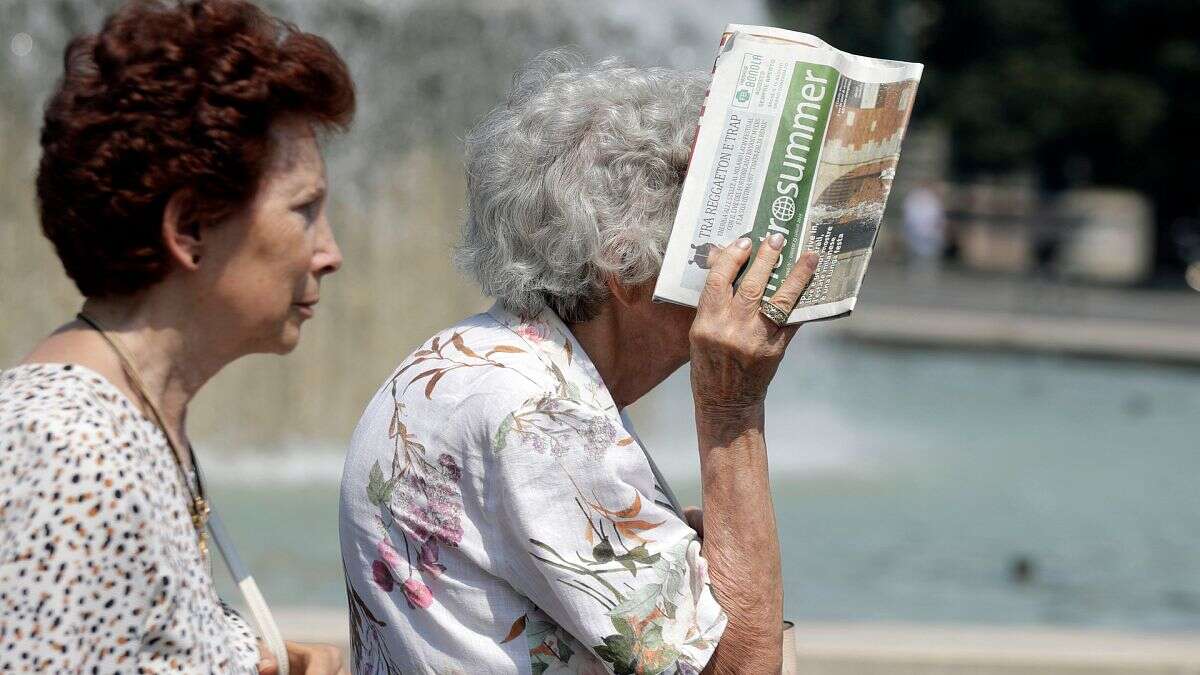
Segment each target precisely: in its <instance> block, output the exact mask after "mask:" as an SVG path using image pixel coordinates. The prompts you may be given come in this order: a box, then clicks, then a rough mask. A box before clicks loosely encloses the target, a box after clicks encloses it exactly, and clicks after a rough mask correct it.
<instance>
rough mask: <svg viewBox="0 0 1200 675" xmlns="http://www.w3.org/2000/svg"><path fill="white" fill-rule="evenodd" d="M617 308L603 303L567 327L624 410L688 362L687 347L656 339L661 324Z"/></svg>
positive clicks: (615, 304)
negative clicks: (598, 309) (589, 316)
mask: <svg viewBox="0 0 1200 675" xmlns="http://www.w3.org/2000/svg"><path fill="white" fill-rule="evenodd" d="M620 310H621V308H620V307H618V306H617V303H615V302H609V303H606V304H605V306H604V308H603V309H602V310H601V312H600V315H599V316H597V317H596V318H594V319H589V320H588V321H583V322H580V323H573V324H570V326H569V328H570V329H571V333H572V335H574V336H575V339H576V340H578V341H579V344H580V346H582V347H583V350H584V351H585V352H587V355H588V358H589V359H591V361H592V365H594V366H596V370H597V371H598V372H599V373H600V379H602V380H604V385H605V386H606V387H607V388H608V392H609V394H611V395H612V398H613V402H615V403H616V404H617V408H620V409H624V408H625V407H626V406H629V405H632V404H633V403H634V402H636V401H637V400H638V399H640V398H641V397H642V396H645V395H646V394H647V393H649V392H650V390H651V389H653V388H655V387H657V386H658V385H659V384H661V383H662V382H663V380H665V379H667V378H668V377H670V376H671V373H674V372H675V371H676V370H679V368H680V366H682V365H683V364H685V363H687V350H686V347H685V348H684V349H683V350H679V349H677V348H675V345H669V346H668V345H663V344H661V343H660V342H659V341H657V340H656V339H655V338H656V337H657V336H658V335H659V330H660V329H661V326H654V325H649V324H648V322H646V321H644V320H642V319H643V315H642V314H641V313H640V312H629V311H620ZM643 324H647V325H643ZM676 352H678V353H676Z"/></svg>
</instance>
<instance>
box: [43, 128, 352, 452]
mask: <svg viewBox="0 0 1200 675" xmlns="http://www.w3.org/2000/svg"><path fill="white" fill-rule="evenodd" d="M270 138H271V152H270V155H269V157H268V160H267V166H266V169H265V171H264V174H263V176H262V179H261V181H260V184H259V187H258V189H257V190H256V191H255V193H254V195H253V196H252V197H251V198H250V201H249V203H247V204H246V205H245V206H244V207H243V208H241V209H240V210H238V211H237V212H236V213H234V214H233V215H231V216H230V217H228V218H227V219H226V220H224V221H223V222H219V223H204V224H199V225H194V226H188V225H186V224H185V223H186V222H187V219H186V218H184V214H183V212H182V209H183V208H184V207H183V204H184V203H186V201H185V200H184V199H183V198H182V197H181V196H179V195H176V197H173V198H172V199H171V200H170V202H169V203H168V205H167V208H166V209H165V212H164V214H163V223H162V233H163V241H164V243H165V246H166V250H167V255H168V259H169V265H170V271H169V272H168V273H167V275H166V277H165V278H164V279H163V280H162V281H160V282H158V283H156V284H154V285H152V286H150V287H149V288H146V289H144V290H142V291H140V292H138V293H136V294H133V295H129V296H119V297H104V298H90V299H88V300H87V301H86V302H85V303H84V307H83V308H84V311H85V312H87V313H88V314H89V315H91V316H93V317H95V318H96V319H98V320H99V321H100V322H101V323H102V324H104V325H105V326H106V327H107V328H109V329H111V330H112V331H113V332H114V333H115V334H116V335H117V336H118V337H119V339H120V341H121V342H122V343H124V344H125V345H126V346H127V347H128V349H129V350H130V352H131V353H132V354H133V356H134V358H135V360H136V366H137V368H138V371H139V372H140V374H141V376H142V378H143V379H144V380H145V382H146V385H147V387H148V389H149V394H150V396H151V397H152V398H154V399H155V402H156V403H157V404H158V405H159V406H160V407H161V409H162V412H163V415H164V417H165V418H166V422H167V426H168V427H169V428H170V431H171V432H172V434H174V435H176V436H177V438H178V439H184V438H185V437H186V434H185V432H184V418H185V416H186V409H187V404H188V402H189V401H190V400H191V398H192V396H194V395H195V393H196V391H198V390H199V389H200V387H202V386H203V385H204V383H205V382H207V381H208V380H209V379H210V378H211V377H212V376H213V375H215V374H216V373H217V372H218V371H220V370H221V368H223V367H225V366H226V365H228V364H229V363H231V362H232V361H234V360H236V359H238V358H240V357H242V356H245V355H247V354H255V353H264V352H266V353H277V354H283V353H287V352H290V351H291V350H292V349H294V348H295V347H296V344H297V343H298V341H299V339H300V327H301V325H302V324H303V323H304V322H305V321H306V320H308V319H309V318H311V317H312V316H313V315H314V312H315V311H316V307H317V304H316V303H317V301H318V299H319V298H320V287H321V280H322V279H323V278H324V277H325V276H326V275H328V274H330V273H332V272H334V271H336V270H337V269H338V268H339V267H340V266H341V264H342V254H341V251H340V250H339V249H338V246H337V242H336V241H335V240H334V236H333V230H332V228H331V226H330V223H329V219H328V218H327V216H326V212H325V191H326V178H325V165H324V162H323V160H322V159H321V152H320V148H319V147H318V145H317V139H316V136H315V134H314V133H313V130H312V128H311V127H310V125H309V124H308V123H307V122H305V121H303V120H301V119H298V118H284V119H281V120H280V121H278V122H276V123H275V124H274V125H273V126H272V129H271V133H270ZM24 362H27V363H34V362H50V363H78V364H80V365H83V366H86V367H88V368H91V369H92V370H95V371H97V372H99V373H100V374H101V375H103V376H104V377H105V378H106V379H108V380H109V381H110V382H112V383H113V384H114V385H116V386H117V388H119V389H121V390H122V391H123V392H124V393H125V394H126V395H128V396H129V397H130V398H131V399H132V400H134V401H137V400H139V397H138V396H137V394H136V392H135V391H134V390H133V387H132V386H131V383H130V382H128V381H127V379H126V377H125V374H124V372H123V371H122V370H121V366H120V363H119V361H118V360H117V358H116V355H115V354H113V352H112V350H111V349H109V347H108V346H107V345H106V344H105V343H104V342H103V341H102V340H101V339H100V337H99V336H97V335H96V334H95V333H94V332H93V331H91V330H90V329H88V328H87V326H85V325H84V324H83V323H81V322H79V321H72V322H70V323H67V324H65V325H63V326H62V327H60V328H59V329H58V330H56V331H55V332H54V333H53V334H52V335H50V336H49V337H47V338H46V339H45V340H43V341H42V342H40V343H39V344H38V345H37V346H36V347H35V348H34V349H33V351H32V352H31V353H30V354H29V355H28V356H27V357H25V359H24Z"/></svg>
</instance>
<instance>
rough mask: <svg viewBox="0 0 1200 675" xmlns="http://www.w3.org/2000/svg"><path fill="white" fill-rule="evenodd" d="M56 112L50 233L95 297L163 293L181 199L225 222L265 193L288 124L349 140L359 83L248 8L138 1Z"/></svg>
mask: <svg viewBox="0 0 1200 675" xmlns="http://www.w3.org/2000/svg"><path fill="white" fill-rule="evenodd" d="M64 61H65V73H64V75H63V79H62V82H61V83H60V85H59V88H58V91H57V92H55V94H54V96H53V97H52V98H51V99H50V102H49V104H48V105H47V107H46V115H45V125H44V126H43V128H42V136H41V143H42V160H41V165H40V167H39V168H38V177H37V193H38V202H39V206H40V209H41V220H42V231H43V232H44V233H45V234H46V236H47V237H48V238H49V239H50V240H51V241H52V242H53V243H54V246H55V249H56V250H57V251H58V257H59V258H60V259H61V260H62V263H63V267H64V268H66V271H67V274H68V275H70V277H71V279H73V280H74V281H75V285H76V286H78V288H79V290H80V292H81V293H83V294H84V295H85V296H87V297H99V296H109V295H124V294H129V293H133V292H136V291H139V290H142V289H144V288H147V287H149V286H150V285H152V284H154V283H156V282H158V281H159V280H161V279H162V278H163V276H164V275H165V274H166V272H167V269H168V265H167V257H166V251H165V248H164V245H163V240H162V229H161V228H162V217H163V210H164V208H165V207H166V204H167V201H168V200H169V199H170V198H171V196H172V195H173V194H175V193H176V192H180V191H183V194H184V195H186V196H187V200H186V202H185V203H186V204H187V205H188V207H187V218H188V219H189V221H191V222H194V223H196V224H198V225H199V224H204V223H212V222H215V221H216V220H219V219H220V218H222V217H224V216H227V215H229V214H230V213H232V212H234V211H235V210H236V209H237V208H238V207H239V206H241V205H243V204H244V203H245V202H246V201H247V199H248V198H249V197H250V196H251V195H252V194H253V192H254V190H255V189H256V187H257V185H258V180H259V178H260V175H261V172H262V169H263V163H264V159H265V157H266V155H267V153H268V151H269V147H268V129H269V127H270V125H271V123H272V121H273V120H275V119H277V118H278V117H279V116H281V115H284V114H299V115H302V116H305V117H307V118H310V119H311V120H312V121H313V122H314V123H315V124H317V125H318V126H319V127H322V128H330V127H332V128H336V129H345V128H346V126H348V125H349V123H350V120H351V118H352V117H353V115H354V83H353V81H352V80H351V79H350V73H349V71H348V69H347V68H346V64H345V63H344V62H343V61H342V59H341V57H339V56H338V54H337V52H336V51H334V49H333V47H332V46H330V44H329V43H328V42H326V41H325V40H324V39H322V38H320V37H318V36H316V35H313V34H311V33H305V32H302V31H300V30H298V29H297V28H296V27H295V26H293V25H291V24H289V23H285V22H283V21H280V20H279V19H276V18H274V17H272V16H270V15H268V14H266V13H265V12H263V11H262V10H260V9H259V8H258V7H255V6H254V5H252V4H250V3H249V2H246V0H175V1H173V2H163V1H155V0H134V1H132V2H128V3H127V4H125V5H123V6H122V7H121V8H120V9H118V10H117V11H116V12H115V13H114V14H113V15H112V16H110V17H109V18H108V20H107V21H106V22H105V24H104V27H103V28H102V29H101V30H100V32H99V33H97V34H95V35H82V36H78V37H76V38H75V39H73V40H72V41H71V43H70V44H69V45H68V46H67V49H66V54H65V58H64Z"/></svg>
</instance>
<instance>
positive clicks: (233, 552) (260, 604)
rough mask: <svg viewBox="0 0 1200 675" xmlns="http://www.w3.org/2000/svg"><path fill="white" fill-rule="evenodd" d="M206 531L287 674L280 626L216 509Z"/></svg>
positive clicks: (282, 669) (281, 671)
mask: <svg viewBox="0 0 1200 675" xmlns="http://www.w3.org/2000/svg"><path fill="white" fill-rule="evenodd" d="M208 531H209V532H210V533H211V534H212V538H213V541H214V542H216V544H217V549H218V550H219V551H221V557H222V558H224V559H225V567H226V568H228V569H229V576H231V577H233V580H234V582H235V583H237V585H238V590H240V591H241V592H242V599H244V600H245V601H246V607H248V608H249V609H250V614H252V615H253V616H254V623H255V624H257V625H258V634H259V635H261V636H262V639H263V641H264V642H266V643H267V649H270V650H271V653H272V654H274V655H275V662H276V663H278V664H279V675H288V655H287V646H286V645H284V644H283V635H282V634H281V633H280V632H279V626H278V625H276V623H275V617H274V616H272V615H271V609H270V608H269V607H267V601H266V599H264V598H263V595H262V592H261V591H259V590H258V584H256V583H254V577H253V576H252V575H251V574H250V570H249V569H247V568H246V565H245V563H243V562H242V558H241V556H239V555H238V552H237V548H235V547H234V545H233V539H232V538H231V537H230V536H229V532H227V531H226V530H225V523H223V522H222V521H221V517H220V516H219V515H217V512H216V510H213V511H211V512H210V513H209V516H208Z"/></svg>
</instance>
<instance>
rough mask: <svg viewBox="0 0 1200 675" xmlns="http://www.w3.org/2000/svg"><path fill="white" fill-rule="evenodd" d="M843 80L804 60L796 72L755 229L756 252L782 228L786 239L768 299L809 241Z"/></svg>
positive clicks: (766, 296) (796, 68)
mask: <svg viewBox="0 0 1200 675" xmlns="http://www.w3.org/2000/svg"><path fill="white" fill-rule="evenodd" d="M837 84H838V72H837V71H836V70H834V69H833V68H832V67H831V66H825V65H820V64H815V63H802V62H798V63H796V65H795V68H794V70H793V71H792V81H791V84H790V85H789V86H788V94H787V99H786V102H785V103H784V108H783V115H782V117H780V119H779V130H778V132H777V133H776V134H775V146H774V147H773V148H772V150H771V161H770V163H769V164H768V165H767V175H766V177H765V178H764V181H763V190H762V196H761V197H759V201H758V209H757V210H756V211H755V215H754V229H753V230H752V231H751V239H752V241H753V244H754V249H753V253H754V254H756V253H757V252H758V248H759V246H761V245H762V242H763V240H764V239H766V238H767V237H768V236H770V235H771V234H774V233H776V232H778V233H779V234H782V235H783V236H784V239H785V241H784V245H783V252H782V255H781V256H780V261H779V264H778V265H777V266H776V267H775V270H774V271H773V272H772V273H771V278H770V280H769V281H768V282H767V289H766V292H765V293H764V294H763V297H764V298H770V297H771V296H773V295H774V294H775V291H776V290H778V288H779V285H780V284H782V283H783V280H784V279H786V278H787V275H788V273H789V272H791V271H792V268H793V267H795V265H796V257H797V256H798V255H799V253H800V251H801V247H802V246H803V244H804V242H803V241H801V238H802V237H801V235H802V234H803V226H804V218H805V215H806V214H807V213H808V202H809V197H810V195H811V193H812V184H813V177H814V176H815V175H816V172H817V161H818V158H819V157H820V155H821V143H822V142H823V141H824V139H825V128H826V127H827V126H828V124H829V111H830V109H831V108H832V104H833V98H834V93H835V92H836V91H837ZM750 259H751V260H753V259H754V257H753V254H752V255H751V258H750Z"/></svg>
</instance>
